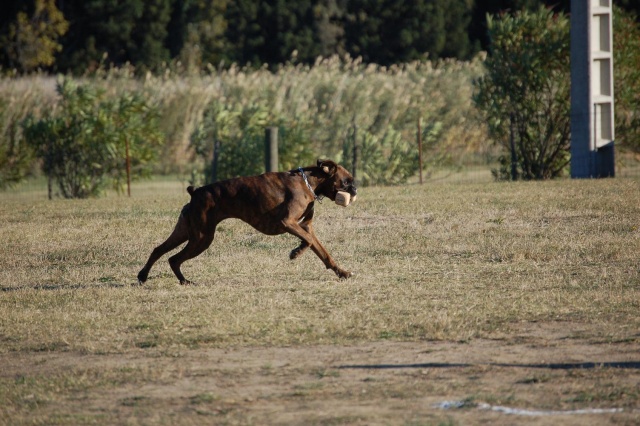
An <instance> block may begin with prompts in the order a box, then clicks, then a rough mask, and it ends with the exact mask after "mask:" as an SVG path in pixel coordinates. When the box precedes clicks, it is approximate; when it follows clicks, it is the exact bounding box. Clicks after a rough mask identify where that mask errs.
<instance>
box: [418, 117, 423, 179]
mask: <svg viewBox="0 0 640 426" xmlns="http://www.w3.org/2000/svg"><path fill="white" fill-rule="evenodd" d="M421 122H422V117H418V165H419V167H420V185H422V125H421Z"/></svg>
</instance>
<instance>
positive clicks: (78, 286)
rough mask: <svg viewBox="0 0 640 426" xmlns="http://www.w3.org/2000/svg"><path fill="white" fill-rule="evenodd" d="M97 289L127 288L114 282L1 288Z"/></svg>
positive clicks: (1, 288) (6, 290)
mask: <svg viewBox="0 0 640 426" xmlns="http://www.w3.org/2000/svg"><path fill="white" fill-rule="evenodd" d="M96 287H111V288H121V287H126V285H125V284H119V283H114V282H109V283H99V284H36V285H21V286H16V287H0V291H2V292H11V291H23V290H53V291H56V290H85V289H88V288H96Z"/></svg>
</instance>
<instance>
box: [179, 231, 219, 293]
mask: <svg viewBox="0 0 640 426" xmlns="http://www.w3.org/2000/svg"><path fill="white" fill-rule="evenodd" d="M214 235H215V227H214V228H213V230H211V231H207V232H205V233H199V234H198V235H195V236H191V237H189V242H188V243H187V245H186V246H185V248H183V249H182V250H181V251H179V252H178V253H176V254H174V255H173V256H171V257H170V258H169V265H170V266H171V269H172V270H173V273H174V274H175V275H176V277H177V278H178V280H179V281H180V284H182V285H188V284H193V283H192V282H191V281H189V280H187V279H186V278H185V277H184V275H182V272H181V271H180V265H182V264H183V263H184V262H186V261H187V260H189V259H193V258H194V257H196V256H198V255H199V254H200V253H202V252H203V251H205V250H206V249H207V248H208V247H209V246H210V245H211V242H212V241H213V237H214Z"/></svg>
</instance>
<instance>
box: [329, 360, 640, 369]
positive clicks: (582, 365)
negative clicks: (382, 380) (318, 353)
mask: <svg viewBox="0 0 640 426" xmlns="http://www.w3.org/2000/svg"><path fill="white" fill-rule="evenodd" d="M477 366H489V367H513V368H541V369H548V370H590V369H594V368H622V369H630V370H639V369H640V361H621V362H617V361H614V362H571V363H551V364H505V363H491V362H489V363H477V364H464V363H462V364H457V363H447V362H429V363H423V364H361V365H340V366H338V367H336V368H339V369H345V370H348V369H360V370H393V369H402V368H459V367H477Z"/></svg>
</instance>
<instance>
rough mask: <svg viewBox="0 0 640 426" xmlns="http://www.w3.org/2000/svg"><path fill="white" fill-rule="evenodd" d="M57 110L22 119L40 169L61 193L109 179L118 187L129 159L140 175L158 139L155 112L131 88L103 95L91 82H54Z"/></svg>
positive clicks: (80, 193) (83, 191)
mask: <svg viewBox="0 0 640 426" xmlns="http://www.w3.org/2000/svg"><path fill="white" fill-rule="evenodd" d="M58 93H59V94H60V96H61V98H62V99H61V105H60V110H59V111H58V112H57V113H55V114H53V115H51V116H48V117H44V118H42V119H39V120H37V119H35V118H33V117H32V116H31V117H28V118H27V119H25V121H24V123H23V125H22V126H23V132H24V137H25V140H26V141H27V143H29V144H30V145H31V146H32V147H33V149H34V151H35V152H36V155H37V156H38V157H40V158H41V159H42V167H43V170H44V173H45V174H46V175H47V176H48V177H49V178H50V179H51V180H55V181H56V183H57V184H58V189H59V190H60V193H61V195H62V196H63V197H64V198H87V197H94V196H97V195H99V194H100V192H101V191H102V190H103V189H104V187H105V186H106V185H107V184H108V183H111V184H112V185H113V187H114V188H115V189H117V190H122V188H123V186H124V183H125V181H126V179H127V174H128V169H129V167H128V166H129V165H128V164H127V163H129V161H130V164H131V168H132V171H133V175H134V177H138V176H144V175H146V174H147V173H148V171H149V168H148V166H149V164H150V162H151V160H152V159H153V157H154V155H155V150H154V147H155V146H157V145H158V144H159V143H160V140H161V136H160V133H159V131H158V129H157V123H156V121H157V113H156V112H155V111H154V110H153V109H152V108H150V107H149V106H147V105H146V104H145V103H144V101H142V99H141V98H140V97H139V96H137V95H135V94H125V95H122V96H121V97H119V98H117V99H115V100H114V99H105V98H104V94H103V93H101V92H99V91H97V90H95V89H93V88H92V87H91V86H78V85H76V84H74V83H72V82H71V81H70V80H67V79H62V80H60V81H59V82H58Z"/></svg>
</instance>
